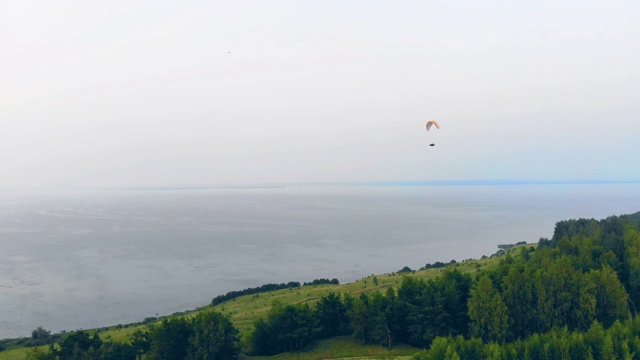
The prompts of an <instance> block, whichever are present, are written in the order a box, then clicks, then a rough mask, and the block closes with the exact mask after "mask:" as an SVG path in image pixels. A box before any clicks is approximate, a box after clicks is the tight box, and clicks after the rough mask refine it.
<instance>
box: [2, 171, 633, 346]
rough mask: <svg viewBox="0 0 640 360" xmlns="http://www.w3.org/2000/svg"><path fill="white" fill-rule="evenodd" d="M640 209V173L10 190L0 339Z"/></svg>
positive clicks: (473, 246)
mask: <svg viewBox="0 0 640 360" xmlns="http://www.w3.org/2000/svg"><path fill="white" fill-rule="evenodd" d="M636 211H640V185H639V184H627V185H621V184H601V185H518V186H513V185H512V186H508V185H507V186H422V187H408V186H404V187H392V186H379V187H375V186H371V187H317V188H312V187H286V188H270V189H215V190H197V191H196V190H193V191H187V190H180V191H120V192H93V193H74V194H38V195H36V194H31V195H25V194H22V195H16V194H13V195H9V194H0V338H7V337H16V336H28V335H30V334H31V330H33V329H35V328H36V327H38V326H43V327H44V328H45V329H48V330H52V331H53V332H58V331H60V330H77V329H81V328H84V329H87V328H93V327H99V326H107V325H115V324H119V323H127V322H134V321H140V320H142V319H144V318H145V317H148V316H155V315H156V314H159V315H166V314H170V313H173V312H175V311H181V310H186V309H192V308H195V307H197V306H201V305H205V304H207V303H208V302H209V301H210V300H211V299H212V298H213V297H214V296H216V295H219V294H223V293H226V292H228V291H230V290H241V289H244V288H247V287H254V286H259V285H262V284H265V283H270V282H278V283H280V282H288V281H300V282H303V281H310V280H313V279H316V278H334V277H335V278H338V279H339V280H340V281H341V282H350V281H354V280H357V279H359V278H362V277H364V276H367V275H370V274H372V273H386V272H392V271H396V270H399V269H401V268H402V267H403V266H409V267H411V268H414V269H415V268H419V267H421V266H424V265H425V264H426V263H429V262H435V261H449V260H451V259H455V260H458V261H459V260H463V259H466V258H477V257H480V256H482V255H484V254H487V255H490V254H492V253H494V252H495V251H496V250H497V245H498V244H501V243H514V242H518V241H527V242H537V241H538V239H539V238H540V237H550V236H551V235H552V234H553V228H554V224H555V223H556V222H557V221H559V220H566V219H571V218H580V217H585V218H596V219H601V218H604V217H606V216H609V215H620V214H626V213H632V212H636Z"/></svg>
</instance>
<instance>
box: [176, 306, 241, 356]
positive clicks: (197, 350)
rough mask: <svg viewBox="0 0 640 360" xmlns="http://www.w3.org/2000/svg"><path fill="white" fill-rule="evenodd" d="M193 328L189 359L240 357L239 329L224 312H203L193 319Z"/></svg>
mask: <svg viewBox="0 0 640 360" xmlns="http://www.w3.org/2000/svg"><path fill="white" fill-rule="evenodd" d="M192 328H193V331H192V335H191V337H190V338H189V348H188V355H189V356H188V359H193V360H225V359H236V358H237V357H238V354H239V352H240V349H239V347H238V330H236V328H234V327H233V325H232V324H231V321H229V319H228V318H226V317H224V316H223V315H222V314H220V313H216V312H211V311H209V312H202V313H200V314H198V315H197V316H196V317H195V318H194V319H193V322H192Z"/></svg>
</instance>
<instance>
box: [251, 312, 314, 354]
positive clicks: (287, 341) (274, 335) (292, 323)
mask: <svg viewBox="0 0 640 360" xmlns="http://www.w3.org/2000/svg"><path fill="white" fill-rule="evenodd" d="M254 327H255V329H254V331H253V333H252V335H251V352H252V353H253V354H255V355H274V354H278V353H281V352H286V351H300V350H302V349H303V348H305V347H306V346H308V345H310V344H311V343H313V342H314V341H315V340H316V339H317V331H318V325H317V319H316V317H315V316H314V314H313V311H312V310H311V308H310V307H309V306H308V305H307V304H302V305H282V304H278V303H276V304H274V306H273V307H272V308H271V310H270V311H269V314H268V315H267V318H266V319H260V320H258V321H257V322H256V323H255V324H254Z"/></svg>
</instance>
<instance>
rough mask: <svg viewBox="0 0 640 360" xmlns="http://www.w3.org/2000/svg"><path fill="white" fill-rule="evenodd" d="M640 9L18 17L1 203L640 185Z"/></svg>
mask: <svg viewBox="0 0 640 360" xmlns="http://www.w3.org/2000/svg"><path fill="white" fill-rule="evenodd" d="M639 4H640V2H637V1H584V0H583V1H557V0H553V1H513V0H509V1H493V0H491V1H428V0H424V1H398V0H393V1H391V0H389V1H372V0H362V1H347V0H342V1H329V0H322V1H301V0H292V1H277V0H274V1H238V0H234V1H157V0H154V1H131V0H126V1H112V0H110V1H48V0H47V1H28V0H26V1H23V0H20V1H18V0H16V1H6V0H0V54H1V55H0V124H1V127H0V173H1V176H0V189H17V188H93V187H96V188H102V187H139V186H190V185H229V184H256V183H290V182H324V181H339V182H342V181H406V180H452V179H455V180H470V179H519V180H522V179H529V180H576V179H579V180H603V179H607V180H637V179H640V166H639V165H640V40H639V39H640V26H639V23H640V22H639V21H638V19H640V5H639ZM429 119H435V120H436V121H438V122H439V123H440V129H439V130H435V131H434V130H433V129H432V131H429V132H427V131H426V130H425V127H424V126H425V123H426V122H427V121H428V120H429ZM432 142H434V143H436V146H434V147H430V146H428V144H429V143H432Z"/></svg>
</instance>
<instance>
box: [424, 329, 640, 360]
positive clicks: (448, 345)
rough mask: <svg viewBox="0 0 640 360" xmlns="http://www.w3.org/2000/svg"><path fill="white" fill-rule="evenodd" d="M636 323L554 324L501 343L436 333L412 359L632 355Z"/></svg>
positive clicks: (639, 342) (606, 359) (604, 359)
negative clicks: (581, 328)
mask: <svg viewBox="0 0 640 360" xmlns="http://www.w3.org/2000/svg"><path fill="white" fill-rule="evenodd" d="M638 326H639V324H638V321H637V320H634V321H627V322H625V323H621V322H616V323H614V324H613V326H612V327H611V328H609V329H606V330H605V329H604V328H603V327H602V325H600V324H599V323H594V324H593V325H592V326H591V327H590V328H589V330H588V331H587V332H586V333H580V332H572V331H569V330H568V329H567V328H566V327H563V328H555V329H553V330H552V331H549V332H546V333H542V334H533V335H531V336H529V337H527V338H526V339H524V340H518V341H514V342H511V343H506V344H502V345H500V344H497V343H495V342H490V343H483V342H481V341H479V339H477V338H471V339H464V338H462V337H456V338H452V337H438V338H436V339H435V340H434V341H433V343H432V345H431V348H430V349H429V350H428V351H423V352H421V353H419V354H418V355H416V356H414V358H413V359H414V360H431V359H454V358H455V359H596V360H613V359H636V358H638V354H640V347H639V346H640V338H639V337H638V335H639V334H638V333H637V332H636V329H637V328H638ZM456 355H457V356H458V357H456Z"/></svg>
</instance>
